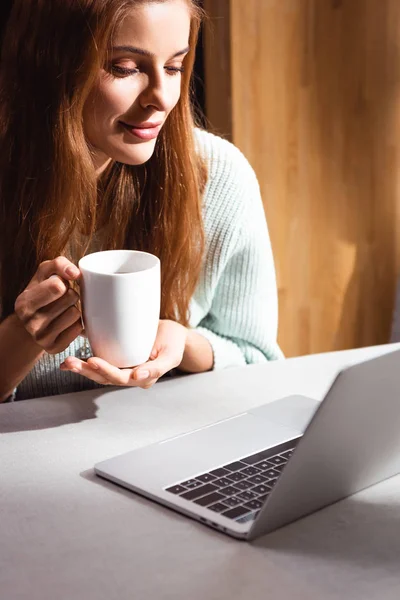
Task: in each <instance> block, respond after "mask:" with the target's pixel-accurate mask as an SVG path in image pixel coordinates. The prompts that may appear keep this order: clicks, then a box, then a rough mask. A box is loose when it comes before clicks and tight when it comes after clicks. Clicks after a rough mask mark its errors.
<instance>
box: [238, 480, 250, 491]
mask: <svg viewBox="0 0 400 600" xmlns="http://www.w3.org/2000/svg"><path fill="white" fill-rule="evenodd" d="M253 486H254V483H252V482H251V481H237V482H235V487H236V488H239V490H242V491H243V490H248V489H249V488H252V487H253Z"/></svg>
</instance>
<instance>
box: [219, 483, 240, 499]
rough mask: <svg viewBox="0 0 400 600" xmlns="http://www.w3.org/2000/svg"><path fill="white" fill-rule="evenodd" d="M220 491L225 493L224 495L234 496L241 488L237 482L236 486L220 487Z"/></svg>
mask: <svg viewBox="0 0 400 600" xmlns="http://www.w3.org/2000/svg"><path fill="white" fill-rule="evenodd" d="M218 491H219V493H220V494H223V495H224V496H234V495H235V494H237V493H238V492H240V489H238V487H237V484H236V485H235V486H233V485H228V487H222V488H219V490H218Z"/></svg>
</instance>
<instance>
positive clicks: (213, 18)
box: [197, 0, 400, 356]
mask: <svg viewBox="0 0 400 600" xmlns="http://www.w3.org/2000/svg"><path fill="white" fill-rule="evenodd" d="M203 5H204V8H205V10H206V11H207V12H208V14H209V17H210V18H209V23H208V24H207V26H206V27H205V28H204V30H203V42H202V48H201V49H200V53H201V54H202V56H201V57H199V60H198V64H197V68H198V73H199V76H200V77H203V78H204V79H203V80H204V88H203V89H202V88H201V87H200V89H199V92H198V93H199V102H203V103H204V109H205V114H206V117H207V120H208V123H209V124H210V125H211V126H212V128H213V129H214V130H215V131H217V132H219V133H221V134H223V135H224V136H225V137H226V138H227V139H230V140H232V141H233V142H234V143H235V144H236V145H237V146H238V147H239V148H240V149H241V150H242V152H243V153H244V154H245V156H246V157H247V159H248V160H249V161H250V163H251V165H252V166H253V168H254V169H255V171H256V174H257V176H258V179H259V182H260V186H261V192H262V197H263V202H264V207H265V212H266V215H267V220H268V225H269V229H270V235H271V240H272V246H273V251H274V256H275V261H276V269H277V277H278V288H279V308H280V324H279V342H280V344H281V347H282V349H283V351H284V352H285V354H286V356H295V355H301V354H309V353H316V352H323V351H330V350H339V349H344V348H351V347H359V346H367V345H373V344H380V343H386V342H388V341H389V339H390V330H391V322H392V314H393V306H394V299H395V288H396V282H397V277H398V273H399V268H400V236H399V233H400V215H399V212H400V185H399V184H400V1H399V0H204V3H203Z"/></svg>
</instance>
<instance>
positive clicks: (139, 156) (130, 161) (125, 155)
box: [113, 141, 156, 166]
mask: <svg viewBox="0 0 400 600" xmlns="http://www.w3.org/2000/svg"><path fill="white" fill-rule="evenodd" d="M155 146H156V144H155V141H154V142H153V141H151V143H149V142H148V143H144V144H136V145H135V146H131V147H130V148H129V150H128V151H127V152H124V151H120V152H116V153H115V154H114V157H113V158H114V160H117V161H118V162H120V163H123V164H124V165H132V166H134V165H143V164H144V163H146V162H147V161H148V160H150V158H151V157H152V156H153V153H154V149H155Z"/></svg>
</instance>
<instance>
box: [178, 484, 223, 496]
mask: <svg viewBox="0 0 400 600" xmlns="http://www.w3.org/2000/svg"><path fill="white" fill-rule="evenodd" d="M216 491H218V488H217V486H216V485H213V484H212V483H206V484H205V485H202V486H200V487H198V488H195V489H194V490H189V491H188V492H186V493H185V494H182V495H181V496H180V497H181V498H185V500H195V499H196V498H200V496H205V495H206V494H210V493H211V492H216Z"/></svg>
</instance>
